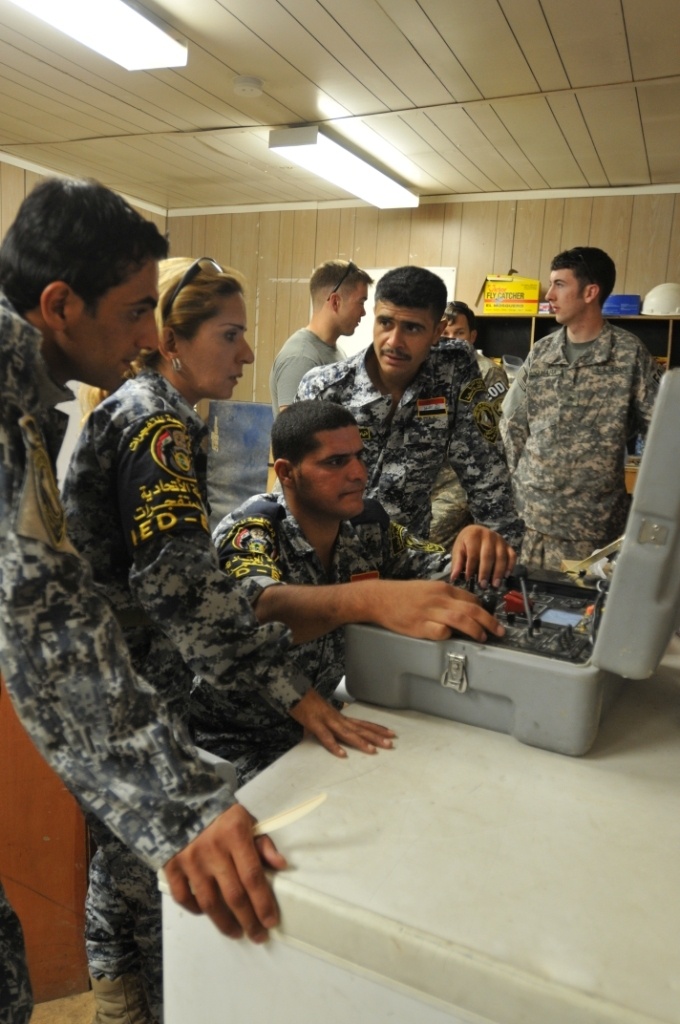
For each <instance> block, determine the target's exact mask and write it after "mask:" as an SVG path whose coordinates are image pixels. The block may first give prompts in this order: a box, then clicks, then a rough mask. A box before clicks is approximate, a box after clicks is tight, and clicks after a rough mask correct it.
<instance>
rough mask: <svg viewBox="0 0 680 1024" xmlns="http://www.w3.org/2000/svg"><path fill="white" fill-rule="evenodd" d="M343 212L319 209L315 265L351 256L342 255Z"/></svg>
mask: <svg viewBox="0 0 680 1024" xmlns="http://www.w3.org/2000/svg"><path fill="white" fill-rule="evenodd" d="M341 214H342V210H319V212H318V214H317V218H316V238H315V243H316V244H315V250H314V267H318V266H320V265H321V264H322V263H325V262H326V260H339V259H349V258H350V257H348V256H347V257H344V256H340V216H341ZM312 269H313V268H312Z"/></svg>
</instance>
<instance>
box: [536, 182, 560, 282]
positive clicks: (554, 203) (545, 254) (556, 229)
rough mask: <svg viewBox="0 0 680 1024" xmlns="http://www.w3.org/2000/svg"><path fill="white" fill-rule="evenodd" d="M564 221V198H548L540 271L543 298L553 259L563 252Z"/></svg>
mask: <svg viewBox="0 0 680 1024" xmlns="http://www.w3.org/2000/svg"><path fill="white" fill-rule="evenodd" d="M563 221H564V199H548V200H546V204H545V217H544V219H543V238H542V240H541V262H540V266H539V271H538V278H539V280H540V282H541V298H542V297H543V296H544V295H545V293H546V291H547V288H548V284H549V282H550V263H551V260H552V259H553V257H554V256H557V254H558V252H562V244H561V242H562V224H563Z"/></svg>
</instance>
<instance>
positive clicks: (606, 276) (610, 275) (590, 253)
mask: <svg viewBox="0 0 680 1024" xmlns="http://www.w3.org/2000/svg"><path fill="white" fill-rule="evenodd" d="M550 269H551V270H571V271H572V272H573V274H574V277H575V278H577V280H578V281H579V283H580V285H581V290H583V288H584V287H585V286H586V285H587V284H597V285H599V286H600V293H599V296H598V299H599V303H600V306H604V304H605V302H606V301H607V299H608V298H609V296H610V295H611V293H612V291H613V289H614V284H615V282H616V264H615V263H614V260H613V259H612V258H611V256H609V255H607V253H606V252H605V251H604V250H603V249H596V248H594V247H593V246H589V245H577V246H575V247H574V248H573V249H565V250H564V252H561V253H559V255H557V256H555V258H554V259H553V261H552V263H551V264H550Z"/></svg>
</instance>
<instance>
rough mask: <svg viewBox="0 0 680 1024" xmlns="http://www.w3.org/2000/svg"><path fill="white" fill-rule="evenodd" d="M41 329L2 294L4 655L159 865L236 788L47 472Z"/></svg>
mask: <svg viewBox="0 0 680 1024" xmlns="http://www.w3.org/2000/svg"><path fill="white" fill-rule="evenodd" d="M41 341H42V339H41V335H40V333H39V332H38V331H37V330H35V328H33V327H32V326H31V325H30V324H28V323H27V322H26V321H25V320H24V319H23V318H21V317H19V316H18V315H17V314H16V312H15V311H14V309H13V308H12V306H11V305H10V304H9V303H8V302H7V300H6V299H5V298H4V297H2V296H0V388H1V389H2V394H1V401H0V481H1V484H2V486H1V488H0V603H1V608H0V667H1V669H2V673H3V676H4V678H5V682H6V684H7V690H8V692H9V694H10V697H11V700H12V703H13V705H14V708H15V710H16V712H17V714H18V715H19V718H20V719H21V721H22V723H23V725H24V727H25V728H26V730H27V732H28V733H29V735H30V736H31V738H32V740H33V741H34V743H35V745H36V746H37V748H38V749H39V751H40V753H41V754H42V756H43V757H44V758H45V759H46V761H47V762H48V763H49V764H50V765H51V766H52V767H53V768H54V769H55V770H56V771H57V772H58V774H59V775H60V776H61V778H62V779H63V781H64V782H65V784H66V785H67V786H68V787H69V789H70V790H71V791H72V792H73V793H74V795H75V796H76V797H77V798H78V800H79V801H80V803H81V805H82V806H83V808H84V809H85V810H86V811H87V812H88V813H91V814H94V815H96V816H97V817H98V818H100V819H101V820H103V821H105V822H106V824H107V826H108V827H109V828H111V829H112V830H113V831H114V832H115V833H116V835H117V836H118V837H119V839H121V840H122V841H123V842H124V843H126V844H128V845H129V846H130V847H131V848H133V849H134V850H135V851H136V853H137V855H138V856H139V857H141V858H142V860H143V861H144V862H145V863H146V864H147V866H148V867H149V868H150V869H152V870H154V871H155V870H156V869H157V868H159V867H161V866H162V865H163V864H165V863H166V862H167V861H168V860H169V859H170V858H171V857H173V856H174V855H175V854H176V853H179V851H180V850H182V849H184V847H185V846H187V844H188V843H190V842H191V841H192V840H193V839H195V838H196V837H197V836H198V835H199V834H200V833H201V832H202V831H203V830H204V829H205V827H206V826H207V825H208V824H210V822H211V821H213V820H214V819H215V818H216V817H217V816H218V815H219V814H220V813H221V812H222V811H223V810H224V809H225V808H227V807H228V806H230V805H231V804H232V803H233V796H232V793H231V789H230V787H228V786H225V785H224V784H223V783H222V782H221V781H220V780H219V779H218V778H217V776H216V775H215V774H214V772H212V771H209V770H207V769H206V768H205V767H204V766H203V765H202V764H201V763H200V761H199V760H198V758H197V756H196V752H195V749H194V747H193V745H192V744H191V743H190V741H189V737H188V733H186V732H185V730H183V729H182V730H173V729H172V728H171V727H170V722H169V718H168V715H167V713H166V711H165V710H164V708H163V706H162V704H161V702H160V701H159V700H158V697H157V695H156V693H155V691H154V690H153V689H152V688H151V687H150V686H148V685H147V683H146V682H145V681H144V680H143V679H141V678H140V677H139V676H138V675H136V673H135V671H134V669H133V667H132V663H131V661H130V657H129V653H128V650H127V647H126V645H125V642H124V640H123V637H122V635H121V631H120V627H119V625H118V622H117V621H116V619H115V617H114V615H113V613H112V611H111V608H110V605H109V603H108V601H107V600H106V598H105V596H104V594H103V592H102V590H101V589H100V588H98V587H97V586H96V585H95V584H94V583H93V581H92V575H91V572H90V568H89V566H88V564H87V563H86V562H85V561H84V559H82V558H80V557H79V556H78V555H77V554H76V551H75V549H74V548H73V547H72V545H71V543H70V541H69V539H68V537H67V535H66V531H65V522H64V517H63V512H62V508H61V504H60V501H59V495H58V491H57V486H56V481H55V478H54V472H53V466H54V461H55V458H56V455H57V452H58V450H59V447H60V445H61V442H62V439H63V435H64V432H65V428H66V416H65V415H64V414H63V413H61V412H59V411H58V410H55V409H54V408H53V407H54V406H55V405H56V404H57V403H59V402H63V401H65V400H67V399H70V398H72V395H71V392H70V391H68V390H67V389H65V388H61V387H57V386H56V385H55V384H54V383H53V381H51V380H50V378H49V376H48V373H47V368H46V366H45V363H44V361H43V359H42V357H41V356H40V352H39V350H40V345H41ZM100 539H101V538H100ZM0 928H1V929H2V931H1V932H0V965H1V966H0V970H2V971H3V984H2V985H0V1000H5V1001H6V1002H7V1001H8V999H14V998H15V995H16V999H17V1003H18V1005H15V1006H14V1008H11V1007H9V1006H7V1005H5V1006H2V1005H0V1019H2V1021H3V1022H5V1021H11V1022H12V1024H14V1022H15V1021H23V1020H25V1018H26V1013H27V1009H28V994H27V991H26V985H25V983H24V982H23V981H21V980H20V981H19V986H18V987H19V991H18V992H15V993H14V994H13V993H12V991H11V990H12V985H13V984H14V983H13V982H12V981H11V978H12V974H11V972H12V971H13V970H14V968H13V967H12V966H11V964H12V961H13V960H14V961H15V962H17V963H19V965H20V960H21V955H22V954H21V950H20V949H19V948H18V946H17V945H15V944H16V942H17V937H16V932H15V928H16V925H15V919H14V918H13V917H12V916H10V914H9V911H8V907H7V904H6V903H5V902H4V900H3V901H2V905H1V906H0ZM8 965H10V966H9V971H10V975H9V978H10V980H9V981H8V980H7V971H8ZM17 978H20V975H19V973H18V972H17ZM15 988H16V986H15Z"/></svg>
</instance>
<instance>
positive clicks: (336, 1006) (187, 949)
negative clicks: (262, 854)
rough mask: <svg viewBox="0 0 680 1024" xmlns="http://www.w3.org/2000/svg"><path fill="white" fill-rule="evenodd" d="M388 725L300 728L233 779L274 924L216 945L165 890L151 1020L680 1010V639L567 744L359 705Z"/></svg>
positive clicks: (425, 1019)
mask: <svg viewBox="0 0 680 1024" xmlns="http://www.w3.org/2000/svg"><path fill="white" fill-rule="evenodd" d="M350 713H351V714H355V715H358V716H360V717H365V718H372V719H374V720H376V721H379V722H382V723H383V724H385V725H389V726H391V727H392V728H394V729H395V730H396V732H397V733H398V736H399V738H398V741H397V743H396V745H395V749H394V750H393V751H391V752H381V753H379V754H377V755H376V756H375V757H367V756H364V755H361V754H358V753H355V752H352V753H350V755H349V757H348V758H347V759H346V760H344V761H343V760H339V759H335V758H333V757H331V756H330V755H329V754H327V753H326V752H325V751H323V750H321V748H320V747H319V746H318V745H317V744H315V743H314V742H312V741H305V742H303V743H302V744H300V746H299V747H297V748H296V749H295V750H293V751H291V752H290V753H289V754H287V755H286V756H285V757H284V758H282V759H281V760H280V761H279V762H277V763H276V764H275V765H272V767H271V768H269V769H268V770H267V771H266V772H263V773H262V775H260V776H259V777H258V778H257V779H255V780H254V781H253V782H251V783H250V784H249V785H248V786H246V787H245V788H244V789H243V790H242V791H241V794H240V796H241V799H242V802H243V803H244V804H245V805H246V806H247V807H248V808H249V809H250V810H251V811H252V812H253V813H254V814H256V815H257V816H259V817H265V816H267V815H269V814H271V813H274V812H275V811H278V810H281V809H283V808H285V807H288V806H292V805H293V804H295V803H297V802H299V801H300V800H302V799H304V798H305V797H307V796H311V795H313V794H315V793H318V792H320V791H327V792H328V799H327V800H326V802H325V803H324V804H323V805H322V806H321V807H320V808H318V809H317V810H315V811H314V812H312V813H311V814H310V815H308V816H307V817H306V818H304V819H302V820H300V821H298V822H296V823H295V824H293V825H290V826H288V827H287V828H286V829H284V830H282V831H280V832H278V833H276V836H275V838H276V840H277V843H278V845H279V848H280V849H281V850H282V851H283V852H284V853H285V854H286V856H287V858H288V860H289V862H290V868H289V870H287V871H285V872H282V873H280V874H279V875H277V876H276V879H275V883H274V884H275V890H276V894H277V897H278V900H279V903H280V906H281V911H282V925H281V927H280V928H279V929H277V930H276V931H275V932H274V933H273V934H272V938H271V941H270V942H269V943H268V944H267V946H266V947H261V948H255V947H252V946H251V945H249V944H248V943H247V942H245V941H242V942H231V941H230V940H228V939H226V938H224V937H222V936H220V935H219V934H218V932H217V931H216V930H215V929H214V928H213V927H212V925H211V924H210V922H209V921H207V920H205V919H203V918H193V917H192V916H191V915H188V914H186V913H184V912H183V911H182V910H180V909H179V908H178V907H177V906H176V905H174V904H173V903H172V901H171V900H170V899H169V897H164V904H165V907H164V920H165V944H166V945H165V949H166V993H167V994H166V1024H180V1022H181V1024H186V1022H187V1021H189V1020H196V1021H198V1020H200V1021H201V1022H202V1024H213V1022H214V1024H217V1022H218V1021H219V1022H220V1024H221V1022H223V1021H228V1022H229V1024H259V1022H260V1021H262V1022H264V1021H265V1020H266V1021H269V1020H271V1021H272V1022H273V1024H289V1022H290V1024H293V1022H294V1024H312V1022H313V1024H319V1022H324V1024H326V1022H336V1021H337V1022H340V1021H342V1022H343V1024H346V1022H347V1021H350V1022H352V1024H356V1022H359V1024H368V1022H371V1024H373V1022H380V1024H382V1022H383V1021H389V1022H396V1024H402V1022H403V1024H406V1022H409V1024H410V1022H418V1024H443V1022H448V1024H451V1021H456V1022H470V1021H486V1022H494V1024H605V1022H607V1024H643V1022H644V1024H652V1022H655V1024H659V1022H664V1024H680V640H678V639H677V638H676V639H674V642H673V643H672V644H671V647H670V648H669V652H668V654H667V655H666V658H665V659H664V662H663V664H662V667H661V669H660V670H659V672H658V673H657V676H656V677H655V679H654V680H649V681H646V682H642V683H629V684H627V687H626V688H625V690H624V694H623V696H622V697H621V698H620V700H619V702H618V704H617V705H616V706H615V707H614V709H613V710H612V711H611V712H610V715H609V718H608V719H607V720H606V721H605V722H604V724H603V726H602V729H601V732H600V736H599V737H598V739H597V741H596V743H595V745H594V747H593V749H592V750H591V752H590V753H589V754H588V755H586V756H585V757H583V758H576V759H573V758H568V757H564V756H562V755H559V754H553V753H549V752H546V751H543V750H537V749H533V748H531V747H526V746H523V745H522V744H521V743H518V742H517V741H516V740H514V739H513V738H511V737H507V736H504V735H500V734H496V733H492V732H487V731H485V730H481V729H476V728H472V727H470V726H465V725H459V724H457V723H455V722H449V721H443V720H439V719H435V718H430V717H427V716H424V715H420V714H417V713H414V712H385V711H382V710H380V709H376V708H367V707H366V706H359V705H357V706H355V707H354V708H352V709H351V710H350Z"/></svg>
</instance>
